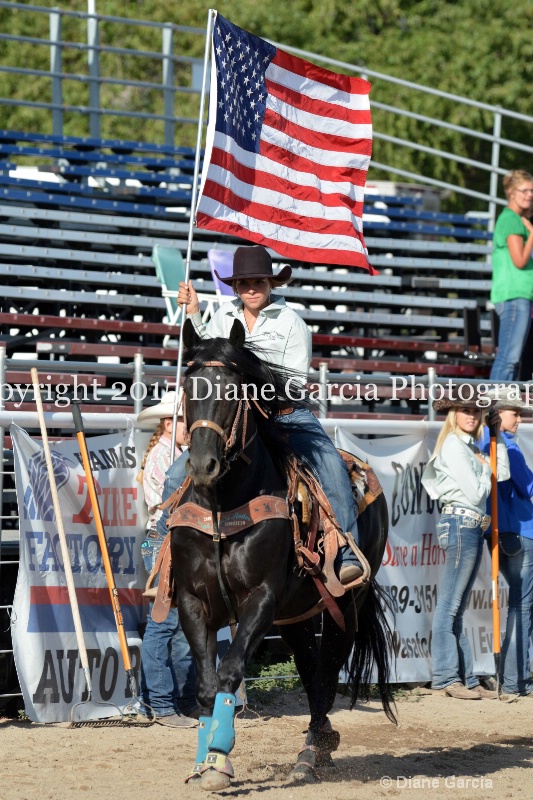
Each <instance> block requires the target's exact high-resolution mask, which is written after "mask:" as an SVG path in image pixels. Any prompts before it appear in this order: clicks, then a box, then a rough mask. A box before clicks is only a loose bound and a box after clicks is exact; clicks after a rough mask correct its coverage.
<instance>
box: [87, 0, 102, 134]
mask: <svg viewBox="0 0 533 800" xmlns="http://www.w3.org/2000/svg"><path fill="white" fill-rule="evenodd" d="M87 10H88V12H89V13H88V16H87V44H88V45H89V49H88V50H87V58H88V66H89V79H88V83H89V107H90V108H91V109H95V110H91V111H89V134H90V135H91V136H94V137H96V138H97V139H99V138H100V111H99V109H100V81H99V78H100V64H99V51H98V17H97V16H96V0H87Z"/></svg>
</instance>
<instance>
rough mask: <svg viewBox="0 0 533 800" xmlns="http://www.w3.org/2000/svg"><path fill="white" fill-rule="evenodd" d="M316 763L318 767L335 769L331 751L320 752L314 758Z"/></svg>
mask: <svg viewBox="0 0 533 800" xmlns="http://www.w3.org/2000/svg"><path fill="white" fill-rule="evenodd" d="M316 765H317V768H318V769H337V765H336V764H335V762H334V761H333V759H332V757H331V753H324V752H320V753H319V754H318V756H317V759H316Z"/></svg>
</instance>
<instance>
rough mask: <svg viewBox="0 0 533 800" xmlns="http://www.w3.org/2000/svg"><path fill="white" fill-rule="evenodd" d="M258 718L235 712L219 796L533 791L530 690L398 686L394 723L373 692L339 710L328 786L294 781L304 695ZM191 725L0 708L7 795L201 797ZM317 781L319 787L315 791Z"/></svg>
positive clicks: (273, 705)
mask: <svg viewBox="0 0 533 800" xmlns="http://www.w3.org/2000/svg"><path fill="white" fill-rule="evenodd" d="M259 710H260V712H261V716H260V718H258V719H255V720H254V719H247V720H238V721H237V725H236V728H237V744H236V746H235V749H234V751H233V753H232V756H231V758H232V762H233V766H234V768H235V780H234V782H233V784H232V786H231V788H230V789H229V790H227V791H226V792H223V793H221V796H223V797H243V798H244V797H250V796H254V795H255V794H256V793H257V794H258V795H259V796H260V797H261V800H281V799H282V798H283V800H308V798H310V797H313V796H314V797H317V796H319V797H320V800H370V798H376V797H377V798H387V797H401V798H411V797H416V798H424V800H438V799H439V798H446V799H447V800H450V798H452V797H453V798H455V797H459V798H480V800H481V798H490V797H498V798H508V797H512V798H528V799H529V798H531V797H533V771H532V767H533V760H532V735H531V734H532V728H533V723H532V719H533V713H532V712H533V698H531V699H522V700H520V701H518V702H516V703H512V704H504V703H501V702H498V701H496V700H481V701H474V702H472V701H464V700H463V701H462V700H455V699H452V698H446V697H442V696H440V695H437V694H433V693H431V692H430V691H429V690H420V689H417V690H412V691H409V692H401V693H400V694H399V697H398V701H397V710H398V718H399V724H398V727H394V726H393V725H392V724H391V723H390V722H388V720H387V719H386V717H385V715H384V714H383V713H382V712H381V710H380V707H379V705H378V703H377V702H371V703H369V704H368V705H365V706H362V707H361V709H360V710H358V711H349V710H348V707H347V703H346V701H345V700H343V699H342V698H340V697H339V698H337V703H336V707H335V710H334V711H333V713H332V715H331V720H332V723H333V727H334V728H335V729H337V730H338V731H340V734H341V743H340V747H339V749H338V751H337V752H336V753H335V754H334V759H335V763H336V768H335V769H333V770H328V771H327V772H325V773H324V774H323V775H322V783H321V784H320V786H318V787H316V786H312V787H310V786H308V785H304V786H302V785H291V784H288V783H287V782H286V779H287V775H288V773H289V770H290V767H291V764H292V762H293V760H294V759H295V758H296V754H297V752H298V750H299V749H300V747H301V744H302V743H303V738H304V736H303V732H304V730H305V728H306V723H307V707H306V702H305V699H304V696H303V695H302V694H301V693H300V692H298V691H293V692H289V693H283V694H282V693H279V694H277V695H276V696H275V698H274V699H273V700H272V701H271V702H269V704H268V705H264V706H262V707H261V708H260V709H259ZM195 751H196V732H195V730H194V729H188V730H182V731H178V730H171V729H169V728H164V727H162V726H160V725H153V726H151V727H148V728H140V727H135V728H124V727H120V728H81V729H69V728H68V727H66V726H65V725H47V726H45V725H35V724H31V723H22V722H18V721H14V720H0V765H1V767H2V772H1V774H2V780H1V781H0V800H15V798H16V800H56V799H57V800H59V798H61V800H65V798H67V799H68V800H78V799H79V798H84V799H86V798H88V797H91V798H93V797H94V798H97V800H108V799H109V800H111V798H112V799H113V800H147V798H154V797H161V798H169V797H172V798H191V799H192V798H194V797H196V798H199V797H201V796H204V792H202V790H201V789H199V788H198V787H196V786H194V785H184V784H183V776H184V775H185V774H186V773H187V771H188V769H189V768H190V766H191V765H192V763H193V760H194V755H195ZM318 793H319V794H318Z"/></svg>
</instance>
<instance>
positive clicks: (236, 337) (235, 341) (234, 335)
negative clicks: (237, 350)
mask: <svg viewBox="0 0 533 800" xmlns="http://www.w3.org/2000/svg"><path fill="white" fill-rule="evenodd" d="M245 339H246V334H245V332H244V325H243V324H242V322H241V321H240V320H239V319H236V320H235V322H234V323H233V325H232V326H231V331H230V334H229V343H230V344H232V345H233V346H234V347H243V346H244V340H245Z"/></svg>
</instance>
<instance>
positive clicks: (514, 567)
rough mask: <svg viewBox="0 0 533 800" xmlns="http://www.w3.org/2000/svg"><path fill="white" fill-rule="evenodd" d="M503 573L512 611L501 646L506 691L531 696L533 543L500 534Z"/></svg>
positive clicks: (522, 537) (508, 534) (521, 538)
mask: <svg viewBox="0 0 533 800" xmlns="http://www.w3.org/2000/svg"><path fill="white" fill-rule="evenodd" d="M500 569H501V572H502V575H503V576H504V577H505V579H506V581H507V583H508V584H509V611H508V614H507V627H506V629H505V639H504V641H503V646H502V674H503V688H504V689H505V691H506V692H510V693H512V694H531V692H533V683H532V681H531V669H530V662H529V642H530V639H531V633H532V632H533V540H532V539H527V538H526V537H525V536H520V535H519V534H518V533H500Z"/></svg>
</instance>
